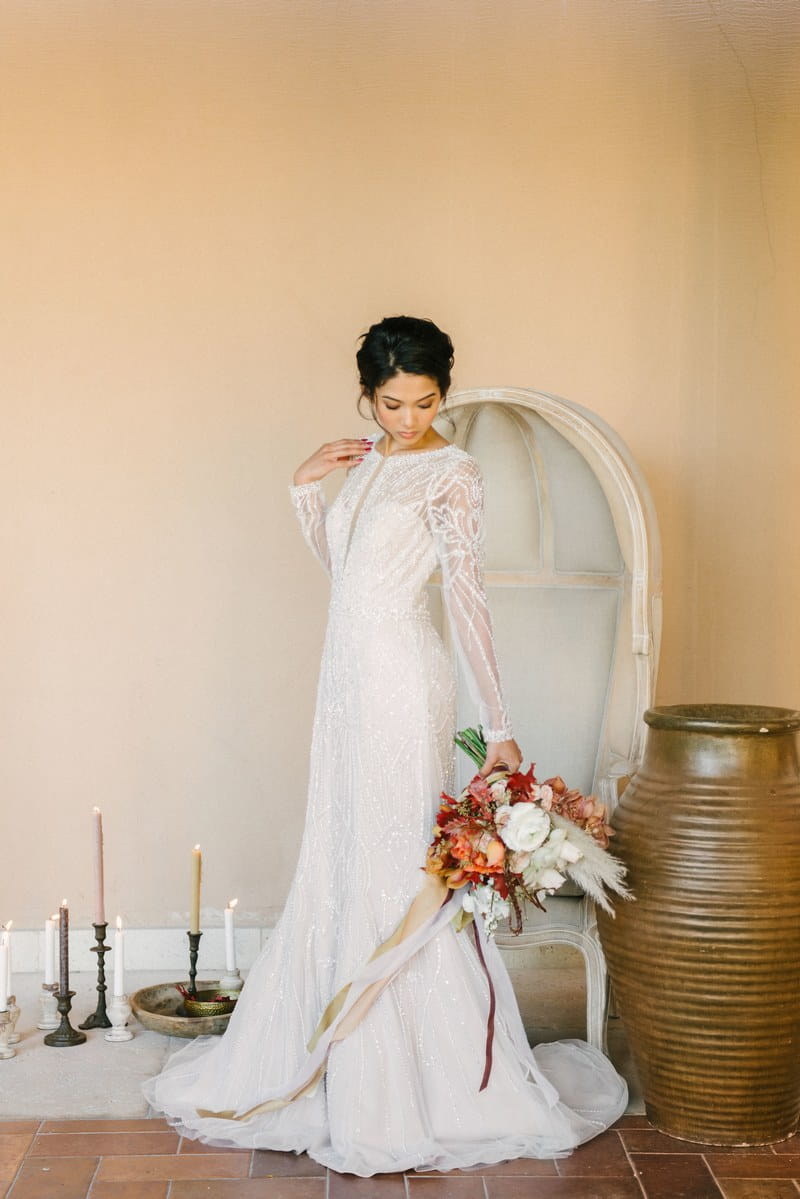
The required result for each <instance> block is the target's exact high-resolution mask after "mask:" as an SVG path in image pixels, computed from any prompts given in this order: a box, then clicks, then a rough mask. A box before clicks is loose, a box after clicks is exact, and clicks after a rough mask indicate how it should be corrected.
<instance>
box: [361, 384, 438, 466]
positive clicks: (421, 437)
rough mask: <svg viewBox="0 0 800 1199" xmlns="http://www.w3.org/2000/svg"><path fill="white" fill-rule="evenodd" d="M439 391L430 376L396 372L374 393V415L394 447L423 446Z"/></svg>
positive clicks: (427, 438) (409, 447) (408, 448)
mask: <svg viewBox="0 0 800 1199" xmlns="http://www.w3.org/2000/svg"><path fill="white" fill-rule="evenodd" d="M441 402H442V393H441V391H440V390H439V384H438V383H437V382H436V380H435V379H431V378H430V376H429V375H406V374H405V373H404V372H403V371H398V373H397V374H396V375H393V376H392V377H391V379H387V380H386V382H385V383H384V384H383V386H381V387H378V388H377V389H376V391H375V395H374V396H373V405H374V410H375V418H376V420H377V422H378V424H379V425H380V426H381V428H382V429H383V430H384V432H385V433H386V434H387V435H388V436H389V437H390V438H391V439H392V441H393V442H395V444H396V448H397V449H403V450H413V449H422V448H423V446H424V445H425V444H426V442H427V441H428V440H430V438H429V436H428V434H429V432H430V429H431V425H432V424H433V421H434V417H435V416H436V413H437V412H438V411H439V407H440V405H441Z"/></svg>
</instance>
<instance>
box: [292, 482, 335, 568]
mask: <svg viewBox="0 0 800 1199" xmlns="http://www.w3.org/2000/svg"><path fill="white" fill-rule="evenodd" d="M289 495H290V496H291V499H292V503H293V504H294V509H295V512H296V513H297V519H298V520H299V521H300V528H301V529H302V530H303V536H304V537H305V539H306V541H307V542H308V544H309V546H310V547H311V550H312V553H314V554H315V555H316V557H317V558H319V560H320V562H321V563H322V565H323V566H324V567H325V569H326V570H327V572H328V574H330V573H331V560H330V554H329V553H328V536H327V533H326V532H325V513H326V505H325V496H324V494H323V491H322V487H321V486H320V484H319V483H300V484H298V485H293V486H291V487H290V488H289Z"/></svg>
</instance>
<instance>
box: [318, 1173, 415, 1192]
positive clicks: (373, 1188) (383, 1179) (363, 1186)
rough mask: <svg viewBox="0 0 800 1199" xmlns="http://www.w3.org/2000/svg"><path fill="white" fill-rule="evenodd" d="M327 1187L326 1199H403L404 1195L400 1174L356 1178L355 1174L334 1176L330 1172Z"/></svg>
mask: <svg viewBox="0 0 800 1199" xmlns="http://www.w3.org/2000/svg"><path fill="white" fill-rule="evenodd" d="M328 1187H329V1189H328V1199H405V1193H406V1184H405V1179H404V1178H403V1175H402V1174H376V1175H375V1176H374V1178H358V1177H356V1175H355V1174H335V1173H334V1171H333V1170H331V1172H330V1175H329V1177H328Z"/></svg>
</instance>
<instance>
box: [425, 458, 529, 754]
mask: <svg viewBox="0 0 800 1199" xmlns="http://www.w3.org/2000/svg"><path fill="white" fill-rule="evenodd" d="M431 523H432V527H433V532H434V537H435V540H436V548H437V554H438V557H439V561H440V563H441V567H442V581H443V593H444V603H445V607H446V609H447V615H448V619H449V622H450V628H451V630H452V634H453V639H454V641H455V643H456V646H457V649H458V654H459V658H460V660H461V663H462V666H463V668H464V671H465V674H466V677H467V681H468V683H469V687H470V692H471V694H472V697H473V700H474V701H475V702H476V703H477V704H478V712H479V719H480V722H481V724H482V725H483V731H484V736H485V737H486V740H487V741H506V740H508V739H509V738H510V737H511V735H512V731H511V722H510V720H509V716H508V712H507V711H506V707H505V702H504V700H503V692H502V687H501V683H500V671H499V668H498V665H497V656H496V654H495V649H494V640H493V637H492V620H491V616H490V615H489V608H488V605H487V602H486V590H485V587H484V583H483V479H482V477H481V473H480V469H479V467H478V465H477V463H476V462H474V461H473V460H472V459H466V460H464V461H463V462H460V463H459V466H458V469H457V471H456V472H454V473H453V474H452V475H451V476H450V478H449V480H448V485H447V486H446V488H445V489H444V490H443V491H442V492H441V493H440V494H439V495H438V496H437V498H436V500H435V502H434V503H433V504H432V506H431Z"/></svg>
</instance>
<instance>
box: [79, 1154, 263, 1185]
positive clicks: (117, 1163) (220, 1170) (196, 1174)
mask: <svg viewBox="0 0 800 1199" xmlns="http://www.w3.org/2000/svg"><path fill="white" fill-rule="evenodd" d="M249 1172H250V1159H249V1157H248V1155H247V1154H246V1153H244V1154H240V1153H173V1154H169V1155H166V1154H165V1155H159V1156H153V1157H147V1156H146V1155H145V1154H137V1155H136V1156H131V1157H104V1158H103V1159H102V1161H101V1162H100V1169H99V1171H98V1175H97V1177H98V1178H99V1179H100V1180H101V1181H102V1182H136V1181H138V1180H139V1179H142V1180H144V1181H155V1180H157V1179H163V1178H204V1179H208V1180H211V1179H215V1178H246V1177H247V1175H248V1174H249Z"/></svg>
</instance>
